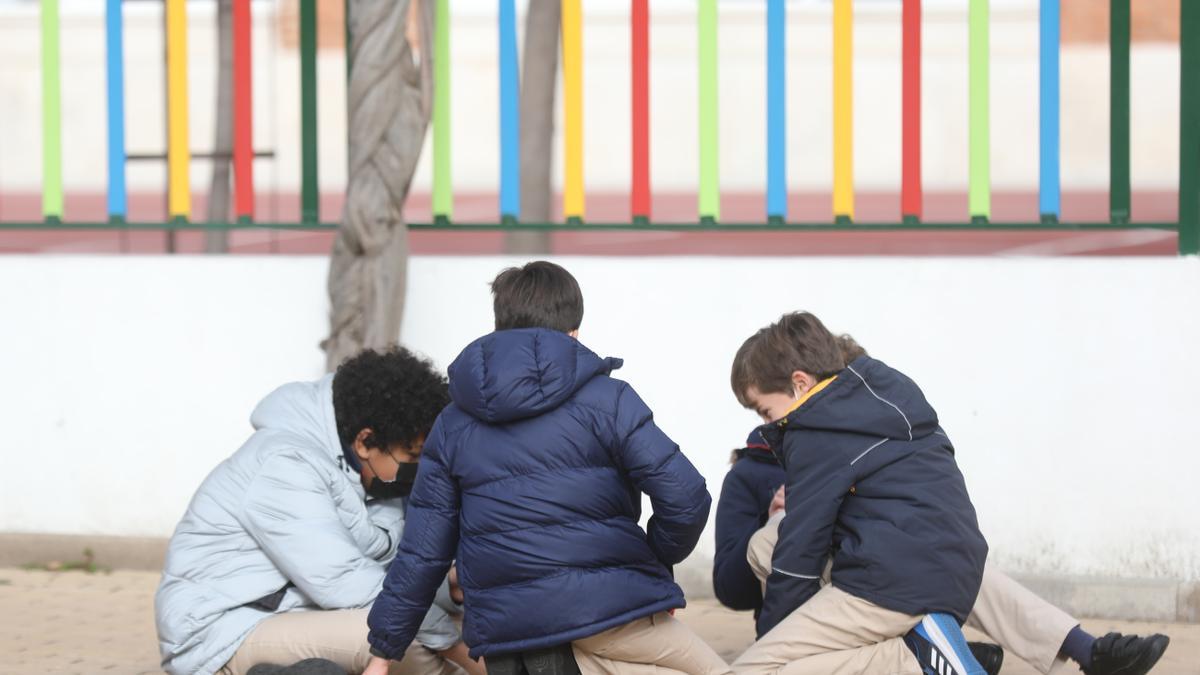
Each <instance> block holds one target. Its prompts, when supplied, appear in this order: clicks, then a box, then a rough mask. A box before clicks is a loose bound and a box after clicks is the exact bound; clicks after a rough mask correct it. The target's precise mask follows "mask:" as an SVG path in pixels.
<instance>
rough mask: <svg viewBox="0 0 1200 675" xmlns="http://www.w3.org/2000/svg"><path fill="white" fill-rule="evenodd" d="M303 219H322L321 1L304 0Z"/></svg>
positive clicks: (309, 220) (301, 216)
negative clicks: (319, 138)
mask: <svg viewBox="0 0 1200 675" xmlns="http://www.w3.org/2000/svg"><path fill="white" fill-rule="evenodd" d="M300 153H301V155H300V157H301V158H300V167H301V168H300V175H301V179H300V220H301V221H302V222H305V223H315V222H317V220H318V219H319V218H320V197H319V192H318V191H319V189H320V188H319V187H318V186H317V0H300Z"/></svg>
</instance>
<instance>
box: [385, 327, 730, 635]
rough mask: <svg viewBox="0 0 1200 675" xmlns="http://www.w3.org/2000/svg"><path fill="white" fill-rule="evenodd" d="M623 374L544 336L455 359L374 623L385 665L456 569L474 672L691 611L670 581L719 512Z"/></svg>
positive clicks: (479, 346) (529, 333) (492, 341)
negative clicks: (646, 509)
mask: <svg viewBox="0 0 1200 675" xmlns="http://www.w3.org/2000/svg"><path fill="white" fill-rule="evenodd" d="M620 365H621V362H620V361H619V360H617V359H601V358H600V357H598V356H596V355H595V354H594V353H592V352H591V351H590V350H588V349H587V348H586V347H584V346H583V345H581V344H580V343H579V342H578V341H577V340H576V339H574V338H572V337H570V336H568V335H566V334H564V333H560V332H557V331H551V330H542V329H521V330H508V331H499V332H496V333H492V334H490V335H486V336H484V337H482V338H480V339H478V340H476V341H475V342H474V343H472V344H471V345H470V346H468V347H467V348H466V349H465V350H464V351H463V353H462V354H461V355H459V357H458V358H457V359H456V360H455V361H454V363H453V364H452V365H451V366H450V371H449V372H450V395H451V398H452V399H453V403H452V404H451V405H450V406H449V407H447V408H446V410H444V411H443V412H442V414H441V416H440V417H438V420H437V422H436V423H435V424H434V427H433V430H432V431H431V432H430V434H429V438H428V439H427V440H426V442H425V449H424V452H423V453H422V456H421V461H420V470H419V473H418V475H417V481H416V485H415V486H414V488H413V493H412V496H411V497H410V499H409V504H408V523H407V525H406V527H405V529H404V537H403V539H402V540H401V542H400V547H399V552H398V553H397V555H396V559H395V561H394V562H393V563H392V566H391V569H390V570H389V571H388V576H387V580H386V581H385V583H384V587H383V592H382V593H381V594H380V596H379V598H378V599H377V600H376V601H375V605H374V607H373V608H372V610H371V614H370V619H369V624H370V628H371V632H370V636H369V640H370V642H371V645H372V646H373V647H374V648H375V649H376V651H378V652H381V653H383V654H386V655H387V656H389V657H391V658H399V657H400V656H401V655H402V654H403V653H404V651H405V649H406V648H407V647H408V645H409V643H410V642H411V641H412V639H413V636H414V634H415V633H416V630H417V628H418V627H419V626H420V623H421V619H422V617H424V615H425V612H426V609H427V608H428V607H429V604H430V602H431V601H432V600H433V597H434V592H435V591H436V590H437V587H438V584H439V583H441V580H442V578H443V577H444V576H445V575H446V572H447V570H448V568H449V567H450V564H451V562H452V561H455V560H456V559H457V568H458V575H459V582H460V583H461V584H462V587H463V591H464V592H465V594H466V606H465V618H464V627H463V637H464V640H465V642H466V643H467V645H468V646H469V647H470V648H471V656H472V657H476V658H478V657H479V656H486V655H488V654H504V653H510V652H517V651H524V650H528V649H535V648H538V647H546V646H551V645H557V644H562V643H566V642H570V641H572V640H576V639H580V638H584V637H587V636H589V635H594V634H596V633H599V632H600V631H603V630H607V629H608V628H612V627H615V626H619V625H622V624H625V623H628V622H630V621H633V620H634V619H638V618H641V617H644V616H648V615H650V614H653V613H656V612H660V611H663V610H667V609H672V608H676V607H683V606H684V604H685V603H684V599H683V592H682V591H681V590H680V589H679V586H677V585H676V584H675V582H674V581H673V580H672V578H671V573H670V570H669V568H670V566H671V565H674V564H676V563H679V562H680V561H682V560H683V559H684V558H686V557H687V556H688V554H689V553H691V551H692V548H693V547H694V546H695V545H696V541H697V540H698V539H699V537H700V533H701V530H702V529H703V528H704V524H705V522H706V521H707V519H708V510H709V506H710V504H711V501H712V500H711V497H709V494H708V490H707V489H706V488H705V484H704V479H703V478H702V477H701V476H700V474H699V472H697V471H696V469H695V467H693V466H692V464H691V462H689V461H688V460H687V458H686V457H684V456H683V454H682V453H681V452H680V451H679V448H678V446H676V445H675V443H673V442H672V441H671V439H669V438H667V436H666V435H665V434H664V433H663V432H662V431H660V430H659V429H658V427H657V426H656V425H655V424H654V420H653V416H652V414H651V412H650V409H649V408H647V407H646V404H645V403H643V402H642V400H641V399H640V398H639V397H638V395H637V394H636V393H634V391H633V389H632V388H631V387H630V386H629V385H628V384H626V383H624V382H621V381H619V380H615V379H613V378H611V377H609V373H610V372H611V371H612V370H613V369H614V368H617V367H619V366H620ZM642 493H645V494H647V495H649V497H650V502H651V505H652V506H653V508H654V514H653V516H652V517H651V518H650V521H649V523H648V527H647V530H643V529H642V528H641V527H639V526H638V520H639V518H640V515H641V506H640V505H641V494H642Z"/></svg>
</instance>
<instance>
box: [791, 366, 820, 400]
mask: <svg viewBox="0 0 1200 675" xmlns="http://www.w3.org/2000/svg"><path fill="white" fill-rule="evenodd" d="M792 386H793V387H795V388H796V391H798V392H799V395H800V396H803V395H805V394H807V393H808V390H809V389H812V388H813V387H815V386H817V378H815V377H813V376H812V375H810V374H808V373H806V372H804V371H803V370H797V371H796V372H794V373H792Z"/></svg>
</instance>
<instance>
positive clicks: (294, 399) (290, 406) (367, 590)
mask: <svg viewBox="0 0 1200 675" xmlns="http://www.w3.org/2000/svg"><path fill="white" fill-rule="evenodd" d="M448 402H449V396H448V395H447V391H446V379H445V377H444V376H442V375H441V374H440V373H439V372H438V371H437V370H435V369H434V367H433V365H432V364H430V363H429V362H428V361H427V360H424V359H421V358H418V357H417V356H415V355H413V354H411V353H410V352H408V351H407V350H404V349H400V348H397V349H392V350H388V351H384V352H375V351H370V350H368V351H365V352H363V353H361V354H359V355H358V356H355V357H353V358H351V359H349V360H347V361H346V362H345V363H343V364H342V365H341V367H340V368H338V370H337V373H336V374H334V375H327V376H325V377H323V378H321V379H320V380H318V381H316V382H294V383H291V384H285V385H283V386H282V387H280V388H278V389H276V390H275V391H274V392H272V393H271V394H269V395H268V396H267V397H266V398H264V399H263V400H262V402H261V403H259V404H258V406H257V407H256V408H255V409H254V413H253V414H252V415H251V417H250V422H251V424H252V425H253V426H254V433H253V434H252V435H251V436H250V438H249V440H247V441H246V443H245V444H244V445H242V447H241V448H240V449H239V450H238V451H237V452H235V453H234V454H233V455H232V456H231V457H229V458H228V459H226V460H225V461H224V462H222V463H221V464H220V465H218V466H217V468H215V469H214V470H213V471H212V473H211V474H209V476H208V478H206V479H205V480H204V482H203V484H201V486H200V488H199V489H198V490H197V491H196V494H195V496H194V497H193V498H192V501H191V504H190V505H189V506H188V508H187V512H186V513H185V514H184V516H183V519H182V520H181V521H180V522H179V526H178V527H177V528H176V529H175V534H174V536H172V537H171V542H170V544H169V546H168V549H167V560H166V565H165V566H164V569H163V575H162V582H161V583H160V585H159V587H158V593H157V595H156V596H155V619H156V624H157V628H158V637H159V648H160V651H161V654H162V665H163V668H164V669H165V670H166V671H167V672H169V673H172V674H182V673H188V674H191V673H200V674H202V675H204V674H210V673H222V674H225V675H242V674H243V673H246V672H247V671H248V670H249V669H250V668H252V667H253V666H255V665H258V664H263V663H268V664H283V665H287V664H292V663H294V662H297V661H302V660H307V659H313V658H321V659H326V660H328V661H332V662H334V663H336V664H337V666H338V667H339V668H341V669H342V670H344V671H352V672H360V671H361V670H362V669H363V668H364V667H365V666H366V664H367V661H368V660H369V659H370V654H369V646H368V645H367V641H366V639H365V636H364V635H363V632H362V626H364V625H365V624H366V620H367V611H368V608H369V606H370V605H371V603H372V602H373V601H374V600H375V597H376V596H377V595H378V594H379V590H380V588H381V586H382V584H383V579H384V576H385V573H386V570H387V564H388V563H389V562H390V561H391V559H392V557H393V556H394V555H395V550H396V544H397V542H399V541H400V534H401V531H402V529H403V527H404V499H403V497H405V496H406V495H407V494H408V491H409V490H410V489H411V488H412V483H413V479H414V476H415V475H416V466H417V465H416V461H417V457H418V456H419V455H420V454H421V448H422V444H423V442H424V439H425V436H426V435H427V434H428V433H429V429H430V427H432V426H433V421H434V418H436V417H437V415H438V413H439V412H441V410H442V408H443V407H445V405H446V403H448ZM447 611H456V605H455V604H454V603H453V602H451V601H449V600H448V599H445V598H444V599H443V600H442V602H441V603H439V605H435V606H434V607H433V608H431V609H430V610H429V612H428V613H426V614H424V616H423V617H421V619H420V621H419V623H420V628H419V630H418V631H417V642H418V643H419V645H418V646H414V648H413V649H411V650H409V653H408V655H407V656H408V658H407V659H406V660H405V664H404V668H403V669H402V670H397V671H395V672H403V673H405V674H407V675H432V674H435V673H436V674H439V675H441V674H447V675H448V674H449V673H458V672H461V671H460V670H459V669H458V668H457V667H455V666H454V665H453V662H458V663H461V664H463V665H464V666H465V667H466V668H467V669H468V670H469V671H474V672H481V670H480V669H479V666H478V665H477V664H475V663H474V662H472V661H469V660H468V659H467V656H466V648H465V647H464V646H463V644H462V639H461V637H460V636H459V633H458V629H457V628H456V626H455V624H454V622H453V621H452V620H451V618H450V617H449V616H448V614H447Z"/></svg>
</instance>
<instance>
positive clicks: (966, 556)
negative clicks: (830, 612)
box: [758, 356, 988, 637]
mask: <svg viewBox="0 0 1200 675" xmlns="http://www.w3.org/2000/svg"><path fill="white" fill-rule="evenodd" d="M762 431H763V435H764V437H765V438H766V440H767V442H768V444H770V446H771V448H773V449H774V450H775V451H776V453H777V454H778V455H779V457H780V459H781V460H782V461H783V464H784V469H785V470H786V471H787V515H786V516H785V517H784V519H783V521H782V522H781V523H780V524H779V543H778V544H777V545H776V546H775V554H774V556H773V558H772V561H771V566H772V571H771V575H770V577H768V578H767V591H766V596H765V597H764V599H763V608H762V612H761V613H760V615H759V618H758V634H759V636H760V637H761V636H763V635H765V634H766V633H767V632H768V631H770V630H771V628H773V627H775V626H776V625H777V624H778V623H779V622H780V621H782V620H783V619H784V618H785V617H787V615H788V614H790V613H791V612H792V611H793V610H795V609H796V608H797V607H799V606H800V605H802V604H804V603H805V602H806V601H807V600H808V599H809V598H811V597H812V596H813V595H814V594H815V593H816V592H817V590H818V587H819V580H820V576H821V572H822V570H823V569H824V567H825V561H826V560H827V559H828V557H829V555H830V550H831V549H832V551H833V585H834V586H836V587H838V588H840V589H841V590H843V591H846V592H847V593H849V594H851V595H854V596H856V597H859V598H862V599H864V600H869V601H870V602H873V603H875V604H877V605H880V606H881V607H884V608H886V609H891V610H894V611H897V612H903V613H905V614H912V615H922V614H928V613H932V612H944V613H947V614H952V615H954V616H955V617H956V618H957V619H958V620H959V622H960V623H961V622H963V621H964V620H965V619H966V618H967V615H968V614H969V613H970V612H971V607H972V606H973V605H974V604H975V596H976V595H978V593H979V584H980V581H981V580H982V578H983V561H984V559H985V558H986V557H987V548H988V547H987V542H986V541H984V538H983V535H982V534H980V532H979V525H978V523H977V522H976V520H975V508H974V507H973V506H972V505H971V498H970V496H969V495H968V494H967V486H966V484H965V482H964V481H963V476H962V473H961V472H959V470H958V465H957V464H956V463H955V461H954V446H953V445H951V443H950V439H949V438H948V437H947V436H946V434H945V432H943V431H942V429H941V427H940V426H939V425H938V418H937V413H936V412H934V410H933V407H932V406H930V405H929V402H928V401H926V400H925V395H924V394H923V393H922V392H921V390H920V388H918V387H917V385H916V383H915V382H913V381H912V380H910V379H909V378H908V377H906V376H905V375H904V374H903V373H901V372H899V371H897V370H894V369H892V368H889V367H888V366H887V365H886V364H884V363H883V362H882V361H876V360H875V359H872V358H869V357H866V356H863V357H860V358H858V359H855V360H854V361H853V362H852V363H851V364H850V365H848V366H846V368H845V369H844V370H843V371H842V372H840V373H839V374H838V375H837V378H836V379H834V380H833V381H832V382H831V383H829V385H828V386H827V387H825V388H824V389H823V390H821V391H819V393H816V394H814V395H812V396H811V398H809V399H808V400H807V401H805V402H804V403H803V405H801V406H800V407H799V408H797V409H796V410H794V411H792V412H791V413H789V414H788V415H787V417H784V418H783V419H782V420H779V421H777V422H772V423H771V424H768V425H766V426H764V427H762Z"/></svg>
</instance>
